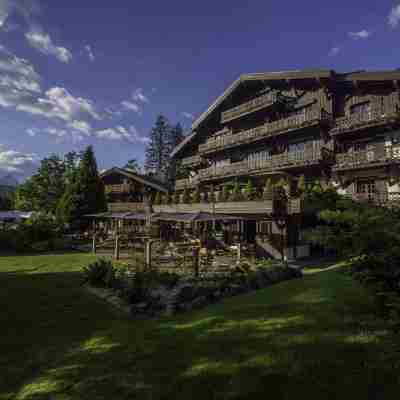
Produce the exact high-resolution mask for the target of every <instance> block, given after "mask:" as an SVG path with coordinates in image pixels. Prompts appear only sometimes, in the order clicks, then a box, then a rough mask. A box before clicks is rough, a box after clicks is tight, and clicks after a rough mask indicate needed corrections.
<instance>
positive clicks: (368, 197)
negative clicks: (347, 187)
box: [347, 192, 400, 205]
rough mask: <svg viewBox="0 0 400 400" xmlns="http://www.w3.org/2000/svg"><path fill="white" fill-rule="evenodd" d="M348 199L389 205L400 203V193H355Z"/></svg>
mask: <svg viewBox="0 0 400 400" xmlns="http://www.w3.org/2000/svg"><path fill="white" fill-rule="evenodd" d="M347 197H349V198H351V199H352V200H354V201H358V202H365V203H372V204H376V205H389V204H392V203H399V202H400V192H372V193H353V194H351V195H348V196H347Z"/></svg>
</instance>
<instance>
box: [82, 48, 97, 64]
mask: <svg viewBox="0 0 400 400" xmlns="http://www.w3.org/2000/svg"><path fill="white" fill-rule="evenodd" d="M84 49H85V51H86V53H87V56H88V57H89V60H90V61H94V60H95V59H96V57H95V56H94V53H93V50H92V48H91V46H89V45H88V44H87V45H86V46H85V47H84Z"/></svg>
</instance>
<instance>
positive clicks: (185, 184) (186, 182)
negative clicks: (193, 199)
mask: <svg viewBox="0 0 400 400" xmlns="http://www.w3.org/2000/svg"><path fill="white" fill-rule="evenodd" d="M198 184H199V179H198V177H194V178H187V179H177V180H176V181H175V190H183V189H186V188H187V189H190V188H194V187H195V186H197V185H198Z"/></svg>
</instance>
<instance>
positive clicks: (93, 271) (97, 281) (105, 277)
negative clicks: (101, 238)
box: [83, 258, 115, 287]
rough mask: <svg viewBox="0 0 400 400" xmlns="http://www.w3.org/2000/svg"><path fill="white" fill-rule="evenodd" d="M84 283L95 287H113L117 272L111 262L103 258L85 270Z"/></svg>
mask: <svg viewBox="0 0 400 400" xmlns="http://www.w3.org/2000/svg"><path fill="white" fill-rule="evenodd" d="M83 275H84V283H88V284H89V285H91V286H95V287H112V285H113V283H114V281H115V270H114V267H113V264H112V262H111V261H110V260H106V259H104V258H101V259H99V260H97V261H94V262H92V263H90V264H89V265H88V266H86V267H84V268H83Z"/></svg>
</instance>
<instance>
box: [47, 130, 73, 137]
mask: <svg viewBox="0 0 400 400" xmlns="http://www.w3.org/2000/svg"><path fill="white" fill-rule="evenodd" d="M45 131H46V132H47V133H48V134H49V135H52V136H56V137H58V138H62V137H64V136H66V135H67V134H68V132H67V131H66V130H65V129H58V128H46V129H45Z"/></svg>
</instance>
